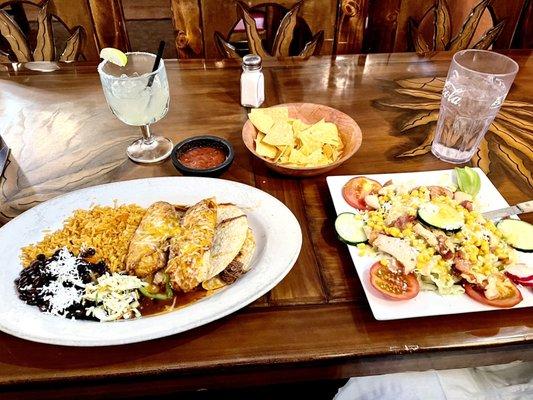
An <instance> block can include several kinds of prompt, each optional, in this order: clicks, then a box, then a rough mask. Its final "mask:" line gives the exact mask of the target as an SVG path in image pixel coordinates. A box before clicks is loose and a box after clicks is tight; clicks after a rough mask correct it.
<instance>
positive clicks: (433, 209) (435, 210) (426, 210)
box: [418, 202, 465, 232]
mask: <svg viewBox="0 0 533 400" xmlns="http://www.w3.org/2000/svg"><path fill="white" fill-rule="evenodd" d="M418 219H419V220H420V221H422V222H423V223H425V224H426V225H429V226H432V227H434V228H437V229H442V230H443V231H448V232H458V231H460V230H461V228H462V227H463V226H464V224H465V219H464V216H463V214H462V213H461V212H459V211H457V210H456V209H455V208H453V207H452V206H450V205H448V204H435V203H431V202H429V203H424V204H422V205H421V206H420V207H419V208H418Z"/></svg>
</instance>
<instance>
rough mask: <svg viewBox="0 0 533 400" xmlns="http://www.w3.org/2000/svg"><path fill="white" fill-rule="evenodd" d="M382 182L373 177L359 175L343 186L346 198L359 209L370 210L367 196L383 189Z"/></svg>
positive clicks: (343, 194) (343, 193)
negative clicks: (366, 199)
mask: <svg viewBox="0 0 533 400" xmlns="http://www.w3.org/2000/svg"><path fill="white" fill-rule="evenodd" d="M381 187H382V186H381V184H380V183H379V182H376V181H375V180H373V179H368V178H365V177H364V176H358V177H356V178H352V179H350V180H349V181H348V182H347V183H346V184H345V185H344V187H343V188H342V196H343V197H344V200H346V202H347V203H348V204H349V205H351V206H352V207H355V208H357V209H358V210H369V209H370V208H369V207H368V206H367V204H366V201H365V196H367V195H369V194H375V193H377V192H379V189H381Z"/></svg>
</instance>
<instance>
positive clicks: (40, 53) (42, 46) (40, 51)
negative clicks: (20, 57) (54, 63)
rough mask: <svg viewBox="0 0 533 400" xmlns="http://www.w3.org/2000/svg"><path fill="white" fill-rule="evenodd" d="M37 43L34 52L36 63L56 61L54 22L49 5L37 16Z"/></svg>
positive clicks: (46, 4)
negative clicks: (49, 11)
mask: <svg viewBox="0 0 533 400" xmlns="http://www.w3.org/2000/svg"><path fill="white" fill-rule="evenodd" d="M37 26H38V29H37V42H36V44H35V48H34V50H33V60H34V61H50V60H54V59H55V46H54V36H53V33H52V20H51V16H50V14H49V13H48V3H45V5H44V6H43V7H42V8H41V9H40V10H39V15H38V16H37Z"/></svg>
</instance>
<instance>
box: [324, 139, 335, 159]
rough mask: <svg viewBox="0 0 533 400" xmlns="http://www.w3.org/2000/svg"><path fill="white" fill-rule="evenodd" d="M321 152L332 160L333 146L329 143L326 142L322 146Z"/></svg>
mask: <svg viewBox="0 0 533 400" xmlns="http://www.w3.org/2000/svg"><path fill="white" fill-rule="evenodd" d="M322 153H323V154H324V156H326V157H327V158H329V159H330V160H333V146H332V145H331V144H327V143H326V144H325V145H324V146H322Z"/></svg>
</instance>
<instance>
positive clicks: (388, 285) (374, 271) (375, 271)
mask: <svg viewBox="0 0 533 400" xmlns="http://www.w3.org/2000/svg"><path fill="white" fill-rule="evenodd" d="M370 283H371V284H372V286H373V287H374V289H376V290H377V291H379V292H380V293H381V294H383V295H384V296H386V297H387V298H389V299H392V300H409V299H412V298H413V297H416V295H417V294H418V292H419V291H420V285H419V284H418V280H417V279H416V276H415V275H414V274H408V275H404V274H403V273H402V272H392V271H391V270H390V269H389V267H387V266H385V265H382V264H381V263H380V262H379V261H378V262H377V263H375V264H374V265H372V267H371V268H370Z"/></svg>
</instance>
